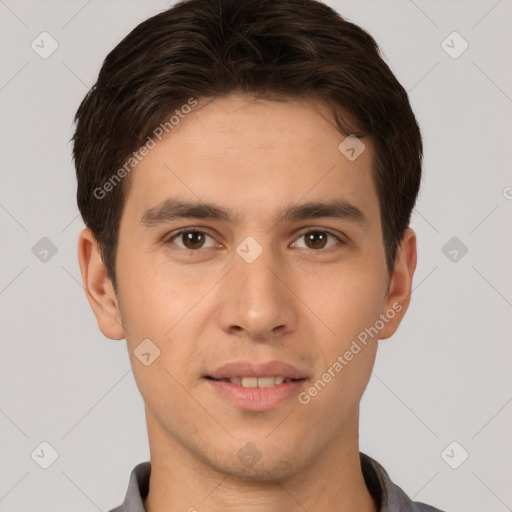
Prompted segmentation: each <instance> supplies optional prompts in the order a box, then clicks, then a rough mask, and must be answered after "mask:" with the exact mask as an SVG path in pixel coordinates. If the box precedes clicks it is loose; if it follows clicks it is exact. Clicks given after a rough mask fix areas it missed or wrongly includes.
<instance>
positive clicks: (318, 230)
mask: <svg viewBox="0 0 512 512" xmlns="http://www.w3.org/2000/svg"><path fill="white" fill-rule="evenodd" d="M184 233H201V234H203V235H207V236H209V237H210V238H213V236H212V235H210V234H209V233H207V232H206V231H202V230H200V229H198V228H187V229H181V230H180V231H177V232H176V233H173V234H171V235H170V236H168V237H166V238H165V239H164V243H165V244H170V245H171V244H172V245H175V244H174V243H173V242H172V241H173V240H174V239H176V238H178V237H179V236H181V235H183V234H184ZM308 233H326V234H327V235H328V236H331V237H333V238H335V239H336V240H337V241H338V244H334V245H331V246H330V247H327V248H326V249H309V248H303V247H299V249H303V250H307V251H310V252H311V253H323V254H329V253H331V252H333V251H335V250H337V249H339V246H340V245H348V244H347V242H346V241H345V240H343V239H342V238H340V237H339V236H338V235H336V234H334V233H332V232H331V231H329V230H328V229H323V228H307V230H305V231H303V232H302V233H300V234H299V235H298V236H297V238H296V239H295V240H298V239H299V238H301V237H303V236H304V235H307V234H308ZM295 240H294V241H295ZM176 247H177V248H178V249H180V250H181V251H184V252H187V253H198V252H200V251H201V250H206V249H211V247H206V249H205V248H203V247H201V248H199V249H187V248H183V247H180V246H176Z"/></svg>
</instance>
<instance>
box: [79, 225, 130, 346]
mask: <svg viewBox="0 0 512 512" xmlns="http://www.w3.org/2000/svg"><path fill="white" fill-rule="evenodd" d="M78 262H79V265H80V272H81V274H82V282H83V285H84V290H85V294H86V296H87V300H88V301H89V304H90V306H91V308H92V310H93V313H94V315H95V316H96V320H97V321H98V327H99V328H100V331H101V332H102V333H103V334H104V335H105V336H106V337H107V338H110V339H112V340H121V339H123V338H125V332H124V329H123V326H122V323H121V315H120V311H119V303H118V300H117V297H116V294H115V291H114V287H113V286H112V282H111V281H110V279H109V278H108V275H107V268H106V267H105V264H104V263H103V260H102V259H101V254H100V250H99V245H98V242H97V240H96V238H95V236H94V234H93V233H92V231H91V230H90V229H89V228H85V229H83V230H82V231H81V233H80V235H79V237H78Z"/></svg>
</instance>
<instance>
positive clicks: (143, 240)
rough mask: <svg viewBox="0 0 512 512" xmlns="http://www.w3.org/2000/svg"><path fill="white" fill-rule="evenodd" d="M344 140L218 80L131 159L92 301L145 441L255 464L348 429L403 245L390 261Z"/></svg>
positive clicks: (385, 331)
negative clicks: (120, 341) (125, 370)
mask: <svg viewBox="0 0 512 512" xmlns="http://www.w3.org/2000/svg"><path fill="white" fill-rule="evenodd" d="M344 139H345V137H344V136H343V135H342V134H340V133H339V132H338V131H337V130H336V129H335V127H334V124H333V122H332V120H331V119H330V117H329V113H328V111H327V110H326V109H324V108H323V107H322V105H319V104H313V103H312V102H307V101H303V100H290V101H286V102H285V101H283V102H277V101H264V100H254V99H252V98H249V97H248V96H245V95H237V94H232V95H230V96H227V97H224V98H221V99H215V100H208V101H206V100H203V101H200V102H199V105H198V107H196V108H195V109H193V111H192V112H191V113H189V114H188V115H187V116H186V117H184V118H183V119H181V120H180V123H179V125H177V126H175V127H174V129H173V130H172V132H171V134H170V135H169V136H167V137H166V138H164V139H163V140H162V141H161V142H158V143H157V144H156V146H155V147H154V148H153V149H152V150H151V151H150V152H149V154H148V155H147V156H146V157H145V158H144V159H143V160H142V161H141V162H140V163H139V164H138V165H137V166H136V167H135V169H134V170H133V171H132V174H131V179H132V183H131V186H130V189H129V193H128V196H127V200H126V204H125V209H124V211H123V214H122V219H121V225H120V232H119V246H118V253H117V261H116V276H117V280H118V293H119V294H118V302H117V300H116V299H117V297H116V298H113V300H112V303H113V304H114V305H115V307H114V309H113V310H112V314H111V315H105V314H104V310H105V309H107V308H103V313H101V312H100V311H99V309H97V317H98V321H99V325H100V328H101V329H102V331H103V332H104V334H105V335H107V336H108V337H112V338H123V337H126V340H127V344H128V349H129V354H130V359H131V363H132V366H133V373H134V376H135V379H136V382H137V385H138V387H139V389H140V392H141V394H142V397H143V399H144V401H145V405H146V415H147V423H148V432H149V435H150V445H151V451H152V456H153V455H154V453H153V452H154V450H161V451H165V450H166V449H168V450H169V451H171V450H174V451H175V450H178V449H179V450H181V451H182V452H183V453H187V454H188V456H189V457H191V458H193V459H195V460H198V461H201V463H202V464H205V465H207V466H209V467H211V468H213V469H215V470H218V471H222V472H226V473H229V474H232V475H238V476H251V477H253V478H260V479H266V478H270V475H272V477H274V478H275V477H284V476H287V475H290V474H292V473H293V472H296V471H298V470H300V469H301V468H304V467H306V466H307V465H308V464H310V463H311V462H312V461H314V460H315V459H316V458H318V457H319V456H320V454H321V453H322V452H323V451H324V450H326V448H328V447H329V446H334V445H335V444H336V443H340V442H341V440H343V442H344V443H357V419H358V406H359V401H360V399H361V396H362V394H363V391H364V389H365V387H366V385H367V383H368V380H369V377H370V374H371V370H372V366H373V363H374V358H375V353H376V348H377V343H378V338H381V339H382V338H385V337H389V336H390V335H391V334H392V333H393V332H394V331H395V330H396V328H397V326H398V324H399V322H400V319H401V317H402V316H403V313H404V312H405V309H406V307H407V303H408V299H407V291H408V290H409V291H410V288H407V286H408V285H407V283H408V284H409V285H410V280H411V279H412V272H413V271H414V268H413V267H414V265H413V264H412V263H413V259H414V258H413V257H412V256H411V255H410V254H411V253H409V256H407V255H406V257H405V260H404V256H402V261H405V262H406V265H405V266H407V265H408V269H409V274H407V272H402V273H400V272H398V273H397V274H396V275H391V276H390V275H389V274H388V271H387V269H386V264H385V254H384V245H383V239H382V227H381V223H380V213H379V201H378V197H377V194H376V189H375V185H374V183H373V180H372V174H371V166H372V146H371V142H370V141H369V140H367V139H362V140H363V141H364V144H365V149H364V151H363V152H362V153H361V154H360V155H359V156H358V158H356V159H355V160H352V159H348V158H347V157H346V156H345V154H343V153H342V152H341V151H340V149H338V146H339V145H340V143H341V142H343V140H344ZM166 201H167V203H166ZM199 203H200V205H199V206H200V207H199V206H198V204H199ZM313 204H315V206H312V205H313ZM194 205H195V206H194ZM410 245H411V244H409V247H410ZM404 250H408V249H407V248H406V249H404ZM403 254H404V253H402V255H403ZM84 261H85V260H84ZM81 264H82V262H81ZM414 264H415V261H414ZM98 265H99V263H98ZM405 266H404V267H403V268H405ZM82 267H83V265H82ZM97 268H99V266H98V267H97ZM397 268H398V267H397ZM411 269H412V272H410V271H411ZM406 274H407V275H406ZM404 276H405V277H404ZM404 283H405V284H404ZM109 293H110V295H109ZM109 293H106V294H105V296H104V298H103V299H102V300H105V301H106V300H107V299H106V298H105V297H107V296H110V297H111V298H112V295H111V293H112V292H111V291H110V292H109ZM90 300H91V299H90ZM95 311H96V309H95ZM116 315H119V317H118V318H119V323H115V322H113V321H112V317H115V316H116ZM119 324H122V326H123V327H122V329H121V328H120V327H119ZM372 329H373V330H372ZM376 331H378V335H376V334H375V332H376ZM369 333H372V335H370V334H369ZM143 340H150V341H144V342H143ZM142 342H143V344H142V345H141V343H142ZM158 351H159V355H158ZM141 353H146V355H145V356H142V357H141ZM148 354H149V355H148ZM157 355H158V356H157ZM156 356H157V357H156ZM141 359H143V360H145V362H146V363H147V364H144V363H143V362H141ZM258 377H260V379H259V380H258ZM265 377H278V378H277V380H275V379H272V378H270V379H266V378H265ZM279 377H285V378H286V380H285V381H284V382H282V379H281V378H279ZM230 378H231V380H227V379H230ZM242 379H243V380H242ZM256 385H257V386H258V387H251V386H256ZM157 440H158V442H157ZM157 444H158V447H156V445H157Z"/></svg>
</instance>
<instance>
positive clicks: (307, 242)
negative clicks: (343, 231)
mask: <svg viewBox="0 0 512 512" xmlns="http://www.w3.org/2000/svg"><path fill="white" fill-rule="evenodd" d="M329 238H330V239H331V240H333V242H329ZM299 240H304V242H303V244H304V245H302V243H301V244H299V243H298V242H297V241H299ZM297 241H295V242H294V243H293V244H292V245H293V246H294V247H298V248H300V249H312V250H316V251H317V250H320V249H329V248H330V247H331V246H335V245H336V244H337V243H343V240H341V238H339V237H338V236H336V235H335V234H333V233H331V232H329V231H323V230H321V229H311V230H309V231H307V232H305V233H302V235H300V236H299V238H298V239H297Z"/></svg>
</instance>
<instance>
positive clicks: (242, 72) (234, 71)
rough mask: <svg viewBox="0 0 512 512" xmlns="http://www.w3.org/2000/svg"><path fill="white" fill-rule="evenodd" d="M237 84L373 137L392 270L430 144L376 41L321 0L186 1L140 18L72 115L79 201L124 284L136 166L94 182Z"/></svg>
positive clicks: (103, 252)
mask: <svg viewBox="0 0 512 512" xmlns="http://www.w3.org/2000/svg"><path fill="white" fill-rule="evenodd" d="M234 91H242V92H246V93H248V94H253V95H257V96H258V97H260V98H261V97H263V98H276V97H279V96H281V97H286V98H294V97H297V98H299V97H306V98H316V99H320V100H322V101H323V102H324V104H325V105H327V106H329V107H330V109H332V112H333V114H334V118H335V119H336V124H337V126H338V128H339V130H340V131H341V132H342V133H343V134H345V135H348V134H350V133H353V134H356V135H357V136H363V137H364V136H370V137H371V138H372V142H373V148H374V161H373V178H374V182H375V184H376V189H377V193H378V197H379V205H380V212H381V222H382V231H383V238H384V248H385V254H386V264H387V268H388V271H389V272H391V271H392V269H393V267H394V263H395V258H396V252H397V248H398V245H399V244H400V242H401V240H402V238H403V235H404V231H405V229H406V228H407V227H408V225H409V221H410V215H411V212H412V209H413V207H414V204H415V202H416V198H417V195H418V191H419V187H420V181H421V163H422V155H423V147H422V139H421V134H420V129H419V127H418V124H417V122H416V119H415V116H414V114H413V112H412V109H411V106H410V103H409V99H408V96H407V93H406V91H405V90H404V88H403V87H402V86H401V85H400V83H399V82H398V80H397V79H396V78H395V76H394V75H393V73H392V72H391V70H390V69H389V67H388V65H387V64H386V63H385V62H384V60H383V59H382V58H381V56H380V53H379V48H378V46H377V43H376V42H375V40H374V39H373V38H372V37H371V36H370V35H369V34H368V33H367V32H366V31H364V30H363V29H361V28H360V27H358V26H357V25H355V24H353V23H350V22H348V21H347V20H345V19H344V18H343V17H342V16H340V15H339V14H338V13H337V12H336V11H334V10H333V9H332V8H330V7H329V6H327V5H325V4H323V3H321V2H318V1H315V0H280V1H278V2H276V1H275V0H183V1H180V2H179V3H177V4H175V5H174V6H173V7H172V8H170V9H168V10H166V11H164V12H161V13H160V14H157V15H156V16H153V17H151V18H149V19H147V20H146V21H144V22H142V23H141V24H140V25H138V26H137V27H136V28H134V29H133V30H132V31H131V32H130V33H129V34H128V35H127V36H126V37H125V38H124V39H123V40H122V41H121V42H120V43H119V44H118V45H117V46H116V47H115V48H114V49H113V50H112V51H111V52H110V53H109V54H108V56H107V57H106V59H105V61H104V63H103V65H102V67H101V70H100V73H99V76H98V80H97V81H96V83H95V84H94V86H93V87H92V88H91V90H90V91H89V92H88V94H87V95H86V97H85V98H84V100H83V101H82V103H81V104H80V107H79V108H78V111H77V113H76V116H75V122H76V131H75V134H74V137H73V142H74V148H73V155H74V161H75V166H76V174H77V179H78V190H77V201H78V208H79V210H80V213H81V215H82V218H83V220H84V222H85V224H86V226H87V227H89V228H90V229H91V230H92V232H93V233H94V235H95V237H96V239H97V241H98V243H99V246H100V248H101V255H102V259H103V261H104V263H105V266H106V268H107V272H108V276H109V277H110V279H111V281H112V283H113V285H114V288H115V289H116V291H117V286H116V277H115V259H116V252H117V245H118V235H119V225H120V219H121V214H122V211H123V208H124V202H125V198H126V195H127V191H128V189H129V186H130V183H131V180H130V175H127V177H126V178H125V179H123V180H122V182H120V183H119V185H118V186H115V187H112V189H111V190H110V191H109V193H108V194H107V195H106V197H104V198H100V199H99V198H98V197H97V196H98V194H97V193H95V191H97V190H98V189H99V188H101V187H102V186H103V185H104V184H105V183H106V181H107V180H109V179H110V178H111V177H112V176H113V174H114V173H115V172H116V170H118V169H120V168H121V167H122V166H123V164H125V162H126V161H127V159H128V158H130V156H131V155H132V154H133V152H134V151H135V150H137V149H138V148H140V147H141V145H142V144H144V142H145V141H146V140H147V138H148V137H149V136H150V134H151V133H152V132H153V131H154V130H155V128H157V127H158V125H160V124H161V123H162V122H163V121H164V120H165V119H166V118H167V117H168V116H169V115H170V113H171V112H174V110H175V109H177V108H179V107H180V106H181V105H183V104H185V103H187V101H189V100H190V98H191V97H193V98H196V99H199V98H215V97H220V96H223V95H226V94H229V93H230V92H234ZM340 109H341V110H340ZM342 112H345V113H348V115H350V116H353V118H354V119H356V120H357V123H358V131H355V130H354V129H350V128H349V127H348V126H347V125H343V124H342V122H341V121H340V117H342Z"/></svg>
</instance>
